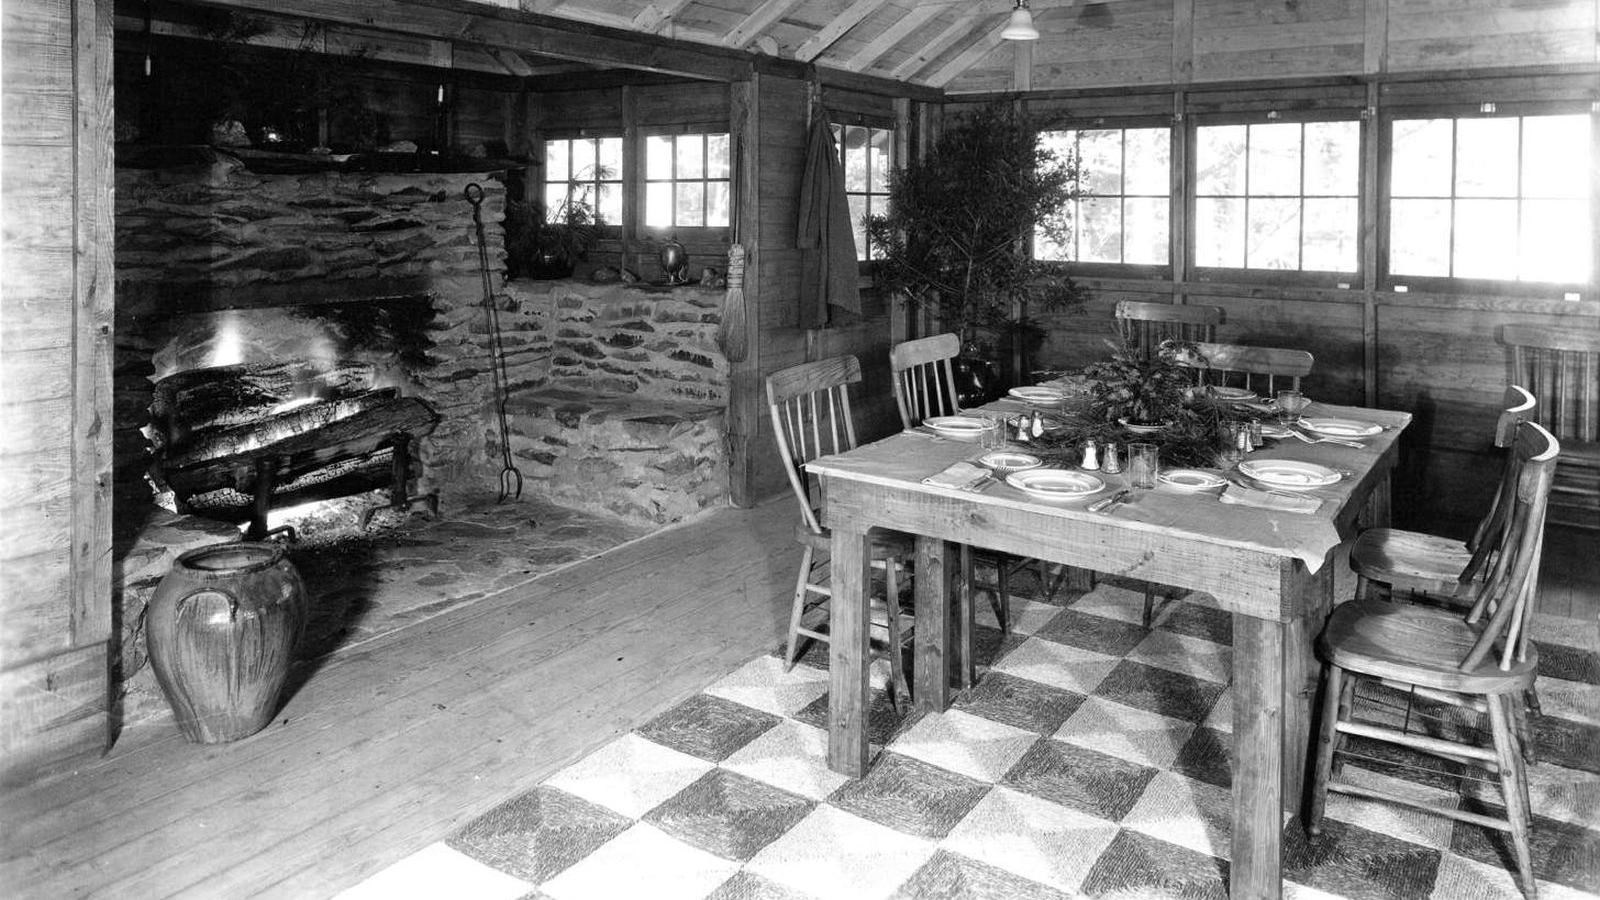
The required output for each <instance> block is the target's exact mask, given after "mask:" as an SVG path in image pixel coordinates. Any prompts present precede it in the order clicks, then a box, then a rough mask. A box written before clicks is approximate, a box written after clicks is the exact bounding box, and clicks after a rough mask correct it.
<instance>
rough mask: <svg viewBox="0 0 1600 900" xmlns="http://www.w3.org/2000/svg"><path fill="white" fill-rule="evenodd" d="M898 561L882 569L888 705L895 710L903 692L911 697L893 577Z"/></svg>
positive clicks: (896, 588) (890, 562) (898, 604)
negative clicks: (887, 652)
mask: <svg viewBox="0 0 1600 900" xmlns="http://www.w3.org/2000/svg"><path fill="white" fill-rule="evenodd" d="M898 564H899V560H895V559H891V560H889V562H888V565H887V566H886V567H885V569H884V603H883V612H884V622H885V624H886V626H887V628H888V632H889V685H888V690H889V705H890V706H891V707H893V708H894V709H895V710H897V711H898V710H899V709H900V695H901V692H902V691H903V692H904V693H905V696H906V697H907V699H909V698H910V697H911V688H910V687H909V686H907V684H906V674H905V659H904V657H903V655H902V654H903V651H904V649H905V648H904V647H902V646H901V644H900V583H899V579H898V578H896V577H895V569H896V567H897V566H898Z"/></svg>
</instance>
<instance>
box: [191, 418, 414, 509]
mask: <svg viewBox="0 0 1600 900" xmlns="http://www.w3.org/2000/svg"><path fill="white" fill-rule="evenodd" d="M375 395H376V397H375ZM373 399H376V400H377V402H376V403H375V404H374V403H371V402H369V401H371V400H373ZM318 406H328V407H335V408H340V407H343V408H345V409H352V408H353V411H352V412H349V414H347V415H345V416H344V417H340V418H330V417H329V411H327V410H318V409H315V408H314V407H306V408H304V409H297V410H291V411H290V412H287V413H281V414H279V415H278V416H275V417H272V418H269V419H267V420H265V421H263V422H261V423H259V424H258V425H257V426H255V428H254V429H251V430H253V431H255V432H257V433H256V434H254V435H251V434H241V433H237V432H238V430H236V429H229V431H228V434H227V437H226V439H222V438H220V437H219V439H218V440H216V441H210V442H204V443H202V444H201V445H197V446H194V447H190V448H188V449H186V450H184V451H183V452H182V453H179V454H175V455H173V456H169V457H167V458H165V459H163V460H162V463H161V472H162V475H163V476H164V477H165V479H166V482H167V484H168V485H170V486H171V487H172V489H173V491H174V492H175V493H176V494H177V496H178V498H179V499H180V500H184V499H186V498H187V497H188V496H190V495H192V494H198V493H204V492H206V491H212V490H216V489H218V488H223V487H229V486H232V487H234V488H236V489H237V490H241V491H253V489H254V485H255V483H256V479H257V467H258V464H259V463H260V462H261V461H263V460H269V461H270V466H271V469H272V477H273V480H274V481H276V482H278V483H285V482H289V481H292V480H294V479H295V478H298V477H300V476H302V475H305V474H306V473H308V472H312V471H314V470H316V469H318V468H321V467H323V466H326V465H329V464H331V463H334V462H337V461H339V460H342V459H350V458H354V457H360V456H365V455H369V454H371V453H374V452H376V451H377V450H378V449H379V448H380V447H381V446H383V445H384V444H389V443H393V442H394V440H395V436H396V435H406V436H407V437H408V438H409V437H417V436H421V435H425V434H428V433H430V432H432V431H433V429H434V427H435V426H436V425H438V424H439V414H438V413H436V412H434V411H433V409H432V408H430V407H429V406H428V404H426V403H424V402H423V401H421V400H419V399H417V398H415V397H395V396H394V395H393V393H392V392H389V391H374V392H372V393H371V394H367V395H363V396H362V397H361V398H355V401H353V402H352V401H335V402H334V403H330V404H318Z"/></svg>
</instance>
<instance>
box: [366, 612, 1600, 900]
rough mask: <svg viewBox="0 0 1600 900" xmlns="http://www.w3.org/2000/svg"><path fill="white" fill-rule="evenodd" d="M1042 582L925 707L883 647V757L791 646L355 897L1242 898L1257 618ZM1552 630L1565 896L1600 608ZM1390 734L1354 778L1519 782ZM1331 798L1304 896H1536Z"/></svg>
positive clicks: (1299, 850)
mask: <svg viewBox="0 0 1600 900" xmlns="http://www.w3.org/2000/svg"><path fill="white" fill-rule="evenodd" d="M1029 593H1030V592H1029V591H1027V590H1026V586H1024V589H1022V590H1020V591H1019V594H1022V595H1023V596H1017V597H1014V598H1013V601H1012V633H1011V634H1010V635H1004V634H1002V633H1001V632H1000V631H999V630H998V628H996V627H994V625H995V620H994V618H993V616H992V615H989V616H988V618H987V621H986V622H985V623H983V625H982V627H980V636H981V639H980V648H979V653H978V658H979V659H980V660H989V661H992V665H991V666H990V667H989V668H988V669H987V671H985V672H984V673H983V675H982V677H981V679H980V680H979V682H978V684H977V685H975V686H974V687H973V688H972V689H970V690H968V691H965V692H963V693H961V694H960V695H958V697H957V699H956V701H955V703H954V704H953V706H952V708H951V709H950V710H948V711H946V712H944V713H941V714H930V715H916V714H913V715H909V716H901V715H899V714H897V713H896V712H895V710H894V709H893V708H892V707H891V705H890V703H889V702H888V699H887V695H886V694H885V692H884V690H883V684H884V682H885V681H886V675H887V672H886V671H883V668H884V667H883V666H882V665H878V666H874V669H873V676H874V685H875V691H874V702H873V707H872V712H871V719H870V728H869V732H870V738H871V741H872V744H873V750H874V753H875V756H874V760H873V762H872V765H871V768H870V771H869V772H868V774H867V776H866V777H864V778H862V779H859V780H850V779H847V778H845V777H843V776H841V775H838V774H836V773H834V772H832V771H830V770H829V769H828V768H827V765H826V761H825V760H826V744H827V735H826V731H825V728H826V724H827V723H826V717H827V704H828V697H827V691H828V680H827V672H826V666H827V658H826V653H825V648H814V649H813V650H812V651H811V652H810V653H808V654H807V656H806V658H805V659H803V660H802V662H801V664H800V665H798V666H796V667H795V669H794V670H793V671H790V672H787V673H786V672H784V670H783V664H782V662H781V659H780V658H779V657H778V655H776V654H774V655H769V656H763V657H760V658H757V659H754V660H752V661H751V662H749V663H748V664H747V665H745V666H743V667H742V668H740V669H739V670H737V671H735V672H733V673H732V674H730V675H728V676H727V677H725V678H723V679H722V680H720V681H718V682H716V683H715V684H713V685H711V686H710V687H708V688H706V689H705V691H703V692H702V693H700V694H698V695H696V696H694V697H692V698H690V699H689V700H687V701H685V702H683V703H682V704H680V705H678V706H677V707H676V708H674V709H671V710H669V711H667V712H666V713H663V714H662V715H660V716H658V717H656V718H655V719H653V720H652V721H649V722H646V723H644V724H643V725H641V726H640V727H639V728H637V729H636V730H635V731H633V732H632V733H630V734H627V735H624V736H622V737H620V738H618V739H616V740H615V741H613V742H611V743H610V744H608V745H606V746H604V747H602V748H600V749H599V750H596V751H595V752H594V753H592V754H590V755H589V756H588V757H586V758H584V759H582V760H580V761H578V762H577V763H575V764H573V765H571V766H569V767H567V768H566V769H563V770H561V771H560V772H557V773H556V774H555V775H553V776H551V777H550V778H549V779H547V780H546V781H545V782H544V783H543V784H541V785H540V786H538V787H537V788H535V789H533V790H532V791H530V792H528V793H526V794H523V795H521V796H518V797H514V798H512V799H510V800H508V801H506V802H505V803H504V804H502V805H500V806H499V807H497V808H496V809H494V810H492V811H490V812H489V813H487V814H485V815H483V816H482V817H480V818H478V819H477V820H476V821H474V822H472V823H471V824H470V825H468V826H467V827H466V828H464V829H462V830H461V831H460V832H458V833H457V834H455V835H454V836H452V837H451V838H449V839H448V840H446V841H444V842H441V843H437V844H433V845H431V846H429V847H426V848H424V849H423V850H421V851H419V852H418V853H416V854H414V855H413V856H411V857H408V858H406V859H404V860H402V861H401V862H399V863H397V864H395V865H394V866H392V867H390V868H388V869H385V870H383V871H381V872H379V873H378V874H376V875H374V876H373V877H372V878H370V879H368V880H367V881H365V882H363V883H362V884H360V885H358V886H356V887H355V888H352V889H351V890H350V891H347V892H346V893H345V894H344V895H343V898H344V900H367V898H378V897H382V898H395V897H410V896H418V897H446V896H448V897H474V898H483V900H495V898H507V900H510V898H552V900H577V898H597V900H601V898H603V900H613V898H634V897H641V898H643V897H648V898H654V900H668V898H680V897H681V898H717V900H767V898H772V900H779V898H804V897H809V898H818V900H830V898H889V897H894V898H1008V900H1009V898H1016V900H1032V898H1041V900H1042V898H1061V897H1117V898H1135V897H1137V898H1169V897H1172V898H1200V897H1219V898H1220V897H1225V896H1226V894H1227V882H1228V863H1227V855H1228V849H1229V831H1230V815H1231V803H1230V799H1229V786H1230V775H1229V760H1228V756H1229V745H1230V737H1229V734H1228V732H1229V730H1230V728H1231V726H1232V711H1231V710H1232V702H1231V698H1232V692H1231V691H1230V689H1229V687H1228V680H1229V672H1230V666H1231V651H1230V649H1229V644H1230V642H1231V638H1232V628H1231V620H1230V617H1229V616H1228V615H1226V614H1225V613H1222V612H1220V611H1218V610H1217V609H1215V608H1213V607H1211V606H1209V605H1207V599H1208V598H1206V597H1204V596H1203V595H1192V596H1190V597H1187V598H1184V599H1183V600H1181V601H1177V602H1173V603H1170V604H1168V605H1167V606H1166V608H1165V609H1164V610H1163V612H1162V613H1161V616H1160V618H1159V619H1158V621H1157V623H1156V627H1155V628H1153V629H1145V628H1142V627H1140V625H1139V624H1138V622H1139V608H1140V595H1139V593H1138V592H1137V587H1136V586H1132V587H1130V586H1128V585H1116V584H1102V585H1100V586H1099V587H1097V588H1096V589H1095V590H1093V591H1091V592H1089V593H1087V594H1083V595H1077V596H1063V597H1058V598H1057V600H1058V601H1059V602H1060V603H1061V604H1062V605H1054V604H1051V603H1046V602H1043V600H1041V599H1037V593H1038V592H1037V591H1036V590H1035V591H1033V592H1031V593H1032V594H1033V595H1034V598H1029V597H1028V596H1027V595H1028V594H1029ZM984 613H985V614H987V613H988V611H987V610H984ZM1536 637H1537V638H1538V639H1539V649H1540V653H1541V673H1540V674H1541V677H1540V680H1539V690H1540V697H1541V700H1542V705H1543V715H1542V716H1541V717H1539V718H1538V719H1537V720H1536V728H1537V732H1538V756H1539V761H1538V763H1537V764H1536V765H1534V766H1532V767H1530V769H1529V778H1530V782H1531V784H1530V791H1531V793H1532V797H1533V807H1534V810H1535V813H1536V819H1535V823H1534V829H1533V831H1534V835H1533V836H1534V848H1533V855H1534V860H1535V868H1536V872H1537V875H1538V879H1539V895H1540V897H1542V898H1546V900H1562V898H1574V897H1589V898H1593V897H1596V896H1600V653H1597V652H1596V649H1595V646H1596V643H1597V638H1596V634H1595V623H1593V622H1588V623H1576V622H1573V621H1571V620H1560V621H1555V620H1545V621H1543V622H1541V623H1540V630H1539V631H1537V632H1536ZM1575 643H1582V644H1583V646H1573V644H1575ZM1367 699H1368V700H1369V701H1374V702H1375V703H1376V709H1377V710H1378V712H1377V713H1376V715H1377V716H1379V717H1382V716H1385V715H1389V716H1396V715H1403V714H1405V713H1403V712H1401V711H1399V710H1403V709H1404V708H1405V707H1404V704H1403V702H1401V703H1398V704H1396V703H1395V702H1394V701H1395V700H1397V699H1399V698H1395V697H1384V696H1382V695H1370V696H1368V697H1367ZM1386 701H1387V702H1386ZM1385 710H1388V711H1387V712H1385ZM1421 712H1425V710H1422V711H1419V710H1415V709H1414V710H1412V711H1411V712H1410V715H1413V716H1416V715H1419V714H1420V713H1421ZM1449 718H1450V717H1449V716H1445V719H1446V720H1449ZM1472 724H1473V723H1470V722H1465V723H1463V722H1461V721H1459V719H1458V720H1456V721H1447V722H1446V724H1445V725H1444V726H1441V727H1471V726H1472ZM1368 755H1369V756H1370V757H1372V758H1369V759H1363V760H1359V761H1352V762H1349V763H1347V764H1346V765H1345V767H1344V775H1343V776H1342V777H1343V778H1344V779H1346V780H1354V781H1361V782H1364V783H1366V784H1369V785H1372V786H1377V787H1384V788H1387V789H1390V790H1394V791H1401V792H1406V793H1410V794H1412V795H1415V796H1419V797H1427V798H1450V799H1451V802H1456V803H1460V804H1462V805H1465V806H1475V807H1477V808H1480V809H1483V808H1487V807H1490V806H1493V805H1494V804H1496V803H1498V793H1497V792H1496V791H1495V790H1494V789H1493V788H1492V787H1491V786H1490V785H1487V784H1483V783H1479V782H1476V781H1473V780H1471V779H1469V778H1463V777H1461V775H1462V774H1463V773H1464V772H1465V773H1466V774H1471V773H1470V772H1469V771H1467V770H1463V769H1456V770H1454V771H1453V772H1446V771H1439V767H1438V766H1437V765H1434V766H1433V771H1419V770H1418V769H1415V768H1412V767H1411V764H1412V763H1414V762H1418V761H1420V760H1421V759H1423V758H1422V757H1418V758H1417V759H1408V758H1405V757H1404V754H1402V753H1396V752H1388V753H1387V755H1385V751H1381V750H1377V749H1375V748H1369V749H1368ZM1479 774H1480V775H1481V774H1482V773H1479ZM1492 811H1497V810H1492ZM1328 819H1329V821H1328V822H1327V823H1326V825H1325V828H1324V833H1323V835H1322V836H1321V837H1319V838H1317V839H1314V840H1310V839H1307V837H1306V836H1305V832H1304V830H1303V829H1302V827H1301V825H1300V823H1299V821H1298V819H1289V820H1287V821H1286V822H1285V826H1284V831H1283V844H1284V894H1285V896H1286V897H1290V898H1296V900H1310V898H1351V900H1356V898H1374V900H1377V898H1451V900H1458V898H1486V900H1487V898H1502V897H1503V898H1513V897H1520V896H1521V894H1520V892H1519V891H1518V890H1517V889H1516V887H1515V884H1514V882H1513V879H1512V876H1511V875H1510V874H1509V866H1510V862H1509V860H1510V859H1511V852H1510V849H1509V842H1508V841H1507V840H1505V839H1504V838H1503V837H1502V835H1501V833H1499V832H1495V831H1490V830H1487V829H1483V828H1480V827H1477V826H1474V825H1468V824H1463V823H1457V822H1454V821H1453V820H1449V819H1444V818H1441V817H1436V816H1429V815H1426V814H1423V813H1418V812H1413V811H1410V810H1407V809H1405V808H1402V807H1399V806H1392V805H1386V804H1376V803H1369V802H1365V801H1360V800H1357V799H1355V798H1351V797H1346V796H1341V795H1330V797H1329V801H1328Z"/></svg>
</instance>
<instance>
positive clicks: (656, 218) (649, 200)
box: [644, 181, 672, 228]
mask: <svg viewBox="0 0 1600 900" xmlns="http://www.w3.org/2000/svg"><path fill="white" fill-rule="evenodd" d="M644 190H645V194H644V224H645V225H646V226H647V227H650V228H666V227H668V226H670V225H671V224H672V183H671V182H667V181H660V182H656V183H655V184H647V185H645V189H644Z"/></svg>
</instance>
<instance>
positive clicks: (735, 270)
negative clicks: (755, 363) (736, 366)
mask: <svg viewBox="0 0 1600 900" xmlns="http://www.w3.org/2000/svg"><path fill="white" fill-rule="evenodd" d="M717 345H718V346H719V347H721V348H722V353H723V355H724V356H726V357H727V358H728V361H729V362H742V361H743V360H744V358H745V355H746V354H747V353H748V352H749V349H750V348H749V336H748V335H746V334H745V311H744V247H742V246H740V245H739V244H733V245H731V246H730V247H728V293H727V296H725V297H724V298H723V300H722V321H721V323H719V324H718V325H717Z"/></svg>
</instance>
